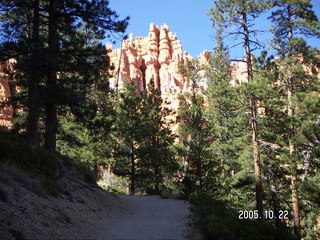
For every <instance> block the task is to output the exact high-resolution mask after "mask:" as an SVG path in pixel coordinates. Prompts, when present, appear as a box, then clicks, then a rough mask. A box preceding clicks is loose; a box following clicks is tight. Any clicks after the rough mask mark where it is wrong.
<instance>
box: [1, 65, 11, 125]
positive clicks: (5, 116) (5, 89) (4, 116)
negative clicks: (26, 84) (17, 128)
mask: <svg viewBox="0 0 320 240" xmlns="http://www.w3.org/2000/svg"><path fill="white" fill-rule="evenodd" d="M14 62H15V60H14V59H10V60H7V61H5V62H1V63H0V104H1V105H0V129H10V128H11V127H12V120H13V109H12V108H11V107H8V106H6V105H5V102H6V101H7V100H8V99H9V98H10V97H11V89H10V85H9V77H8V75H7V74H6V70H10V69H11V67H12V64H13V63H14ZM11 70H12V69H11Z"/></svg>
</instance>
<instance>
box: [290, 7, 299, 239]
mask: <svg viewBox="0 0 320 240" xmlns="http://www.w3.org/2000/svg"><path fill="white" fill-rule="evenodd" d="M287 11H288V18H289V19H291V17H292V13H291V11H292V9H291V7H290V5H288V6H287ZM292 36H293V30H292V28H291V27H290V26H289V28H288V42H290V40H291V39H292ZM291 55H292V49H291V47H289V56H291ZM292 80H293V79H292V76H291V73H289V76H288V79H287V86H288V89H287V100H288V109H287V110H288V117H289V119H290V121H292V118H293V116H294V109H293V106H292V95H293V81H292ZM290 128H291V132H290V135H289V154H290V159H292V155H293V154H294V151H295V149H294V145H293V143H292V140H291V138H292V135H293V134H294V126H293V125H292V124H291V126H290ZM292 163H293V164H294V169H293V171H294V172H293V174H292V176H291V198H292V208H293V226H294V234H295V235H296V238H297V240H300V239H301V225H300V209H299V191H298V188H297V182H298V178H297V164H296V162H295V160H293V162H292Z"/></svg>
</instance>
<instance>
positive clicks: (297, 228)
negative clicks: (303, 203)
mask: <svg viewBox="0 0 320 240" xmlns="http://www.w3.org/2000/svg"><path fill="white" fill-rule="evenodd" d="M297 181H298V180H297V175H296V174H293V175H292V176H291V196H292V206H293V223H294V224H293V227H294V234H295V235H296V237H297V240H300V239H301V225H300V208H299V191H298V188H297Z"/></svg>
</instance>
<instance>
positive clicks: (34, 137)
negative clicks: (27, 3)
mask: <svg viewBox="0 0 320 240" xmlns="http://www.w3.org/2000/svg"><path fill="white" fill-rule="evenodd" d="M39 11H40V9H39V0H35V1H34V7H33V34H32V45H33V46H32V56H31V61H30V63H29V64H30V65H31V74H30V76H29V77H28V120H27V133H28V138H29V139H30V140H31V141H32V142H34V143H38V142H39V93H38V91H39V89H38V87H39V83H40V78H41V76H40V61H41V60H40V55H39V54H40V37H39V31H40V13H39Z"/></svg>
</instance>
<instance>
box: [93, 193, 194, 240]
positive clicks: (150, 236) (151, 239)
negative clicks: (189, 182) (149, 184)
mask: <svg viewBox="0 0 320 240" xmlns="http://www.w3.org/2000/svg"><path fill="white" fill-rule="evenodd" d="M118 197H119V198H120V199H121V200H122V201H123V202H124V205H123V206H124V208H125V209H123V210H124V211H121V212H122V214H120V215H115V216H112V218H113V219H109V221H108V224H107V225H106V226H103V227H102V228H101V229H100V231H101V232H100V233H99V235H98V236H96V237H95V239H101V240H136V239H137V240H184V239H188V236H187V235H188V230H189V228H190V227H189V226H188V225H189V223H190V218H189V215H190V211H189V207H190V205H189V203H188V202H187V201H183V200H176V199H162V198H160V197H159V196H130V195H119V196H118Z"/></svg>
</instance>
